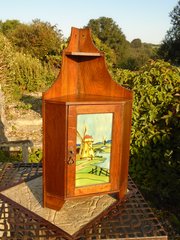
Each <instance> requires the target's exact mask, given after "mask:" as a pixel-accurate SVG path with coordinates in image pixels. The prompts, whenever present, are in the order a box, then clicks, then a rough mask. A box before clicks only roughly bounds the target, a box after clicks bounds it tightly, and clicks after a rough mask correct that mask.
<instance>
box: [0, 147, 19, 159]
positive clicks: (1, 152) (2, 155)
mask: <svg viewBox="0 0 180 240" xmlns="http://www.w3.org/2000/svg"><path fill="white" fill-rule="evenodd" d="M18 161H22V152H19V153H18V154H12V153H11V154H10V153H9V152H8V151H4V150H0V162H18Z"/></svg>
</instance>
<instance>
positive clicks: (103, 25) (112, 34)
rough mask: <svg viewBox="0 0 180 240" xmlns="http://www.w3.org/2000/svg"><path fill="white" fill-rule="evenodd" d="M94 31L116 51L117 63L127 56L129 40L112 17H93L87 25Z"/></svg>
mask: <svg viewBox="0 0 180 240" xmlns="http://www.w3.org/2000/svg"><path fill="white" fill-rule="evenodd" d="M87 26H88V27H90V28H91V29H92V32H93V33H94V34H95V35H96V36H97V37H98V38H99V39H100V40H101V41H102V43H104V44H106V45H107V46H108V47H110V48H111V49H112V50H113V51H114V52H115V53H116V64H117V66H118V65H120V64H121V62H122V61H123V59H124V58H125V56H126V49H127V47H128V42H127V40H126V37H125V35H124V34H123V33H122V31H121V29H120V28H119V26H118V25H117V24H116V23H115V22H114V21H113V19H112V18H107V17H100V18H98V19H91V20H90V21H89V23H88V25H87Z"/></svg>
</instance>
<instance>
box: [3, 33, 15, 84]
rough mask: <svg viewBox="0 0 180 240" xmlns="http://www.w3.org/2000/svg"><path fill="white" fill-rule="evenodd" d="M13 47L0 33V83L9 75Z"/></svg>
mask: <svg viewBox="0 0 180 240" xmlns="http://www.w3.org/2000/svg"><path fill="white" fill-rule="evenodd" d="M12 58H13V49H12V46H11V44H10V43H9V41H8V40H7V38H6V37H5V36H4V35H3V34H2V33H0V84H1V85H3V84H5V82H6V79H7V78H9V77H10V74H9V71H8V68H9V66H10V65H11V64H12Z"/></svg>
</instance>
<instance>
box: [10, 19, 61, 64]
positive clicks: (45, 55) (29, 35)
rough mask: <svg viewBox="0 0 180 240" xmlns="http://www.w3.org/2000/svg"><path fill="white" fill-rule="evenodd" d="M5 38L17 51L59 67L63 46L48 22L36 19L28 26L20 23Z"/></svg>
mask: <svg viewBox="0 0 180 240" xmlns="http://www.w3.org/2000/svg"><path fill="white" fill-rule="evenodd" d="M6 36H7V37H8V38H9V40H10V41H11V42H12V44H13V46H14V47H15V48H16V49H17V50H18V51H22V52H23V53H26V54H31V55H32V56H33V57H36V58H38V59H39V60H41V61H45V62H51V63H52V62H53V64H54V65H55V66H56V67H57V66H58V67H59V66H60V62H61V57H60V56H61V52H62V48H63V46H64V45H63V39H62V34H61V31H60V30H59V29H58V28H57V27H56V26H52V25H51V24H50V23H49V22H42V21H40V20H38V19H36V20H33V21H32V23H31V24H29V25H28V24H22V23H21V24H18V25H17V26H16V27H15V28H14V29H13V30H11V31H8V33H7V34H6ZM51 60H52V61H51Z"/></svg>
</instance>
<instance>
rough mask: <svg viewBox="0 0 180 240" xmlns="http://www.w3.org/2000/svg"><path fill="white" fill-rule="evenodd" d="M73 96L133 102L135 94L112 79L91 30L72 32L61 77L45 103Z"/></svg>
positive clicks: (63, 57) (46, 94)
mask: <svg viewBox="0 0 180 240" xmlns="http://www.w3.org/2000/svg"><path fill="white" fill-rule="evenodd" d="M69 95H74V96H76V97H78V96H81V97H82V96H83V95H96V96H108V97H117V98H118V97H120V98H125V99H132V95H133V94H132V91H131V90H128V89H126V88H124V87H122V86H120V85H119V84H117V83H116V82H115V81H114V80H113V79H112V78H111V76H110V74H109V72H108V70H107V67H106V64H105V57H104V54H103V53H102V52H101V51H99V50H98V49H97V48H96V47H95V45H94V43H93V41H92V38H91V32H90V29H89V28H84V29H78V28H74V27H73V28H72V30H71V37H70V41H69V44H68V47H67V48H66V49H65V50H64V51H63V55H62V67H61V70H60V72H59V75H58V77H57V79H56V81H55V82H54V84H53V85H52V86H51V87H50V88H49V89H48V90H47V91H46V92H45V93H44V94H43V99H46V100H47V99H52V98H59V97H63V96H69Z"/></svg>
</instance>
